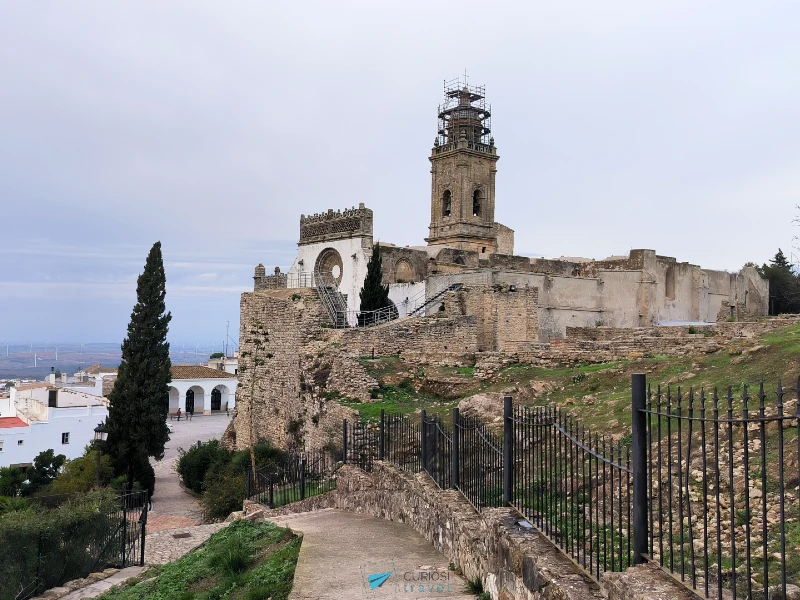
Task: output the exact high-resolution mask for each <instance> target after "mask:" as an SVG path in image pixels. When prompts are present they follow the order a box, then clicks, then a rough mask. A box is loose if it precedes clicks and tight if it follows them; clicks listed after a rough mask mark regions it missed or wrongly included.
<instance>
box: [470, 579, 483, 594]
mask: <svg viewBox="0 0 800 600" xmlns="http://www.w3.org/2000/svg"><path fill="white" fill-rule="evenodd" d="M467 591H468V592H469V593H470V594H475V595H476V596H477V595H478V594H483V580H482V579H481V578H480V577H475V578H474V579H470V580H469V581H467Z"/></svg>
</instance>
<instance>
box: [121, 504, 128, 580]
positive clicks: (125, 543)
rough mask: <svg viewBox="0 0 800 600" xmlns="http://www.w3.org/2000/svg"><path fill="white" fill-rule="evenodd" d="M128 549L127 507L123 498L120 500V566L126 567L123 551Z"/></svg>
mask: <svg viewBox="0 0 800 600" xmlns="http://www.w3.org/2000/svg"><path fill="white" fill-rule="evenodd" d="M127 549H128V507H127V502H126V499H125V497H124V496H123V500H122V566H123V568H124V567H127V566H128V564H127V562H126V558H125V551H126V550H127Z"/></svg>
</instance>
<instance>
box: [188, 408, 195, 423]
mask: <svg viewBox="0 0 800 600" xmlns="http://www.w3.org/2000/svg"><path fill="white" fill-rule="evenodd" d="M193 416H194V408H192V409H191V410H190V411H189V420H190V421H191V420H192V417H193Z"/></svg>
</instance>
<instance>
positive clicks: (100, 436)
mask: <svg viewBox="0 0 800 600" xmlns="http://www.w3.org/2000/svg"><path fill="white" fill-rule="evenodd" d="M107 438H108V429H106V426H105V425H104V424H103V423H100V424H99V425H98V426H97V427H95V428H94V442H95V443H94V445H95V448H97V470H96V474H97V487H98V489H99V488H100V453H101V452H102V449H103V446H104V445H105V442H106V439H107Z"/></svg>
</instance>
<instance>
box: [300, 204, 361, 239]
mask: <svg viewBox="0 0 800 600" xmlns="http://www.w3.org/2000/svg"><path fill="white" fill-rule="evenodd" d="M354 237H372V209H369V208H366V207H365V206H364V203H363V202H362V203H360V204H359V205H358V208H346V209H344V210H333V209H332V208H331V209H328V212H324V213H317V214H313V215H300V241H299V243H298V245H300V246H302V245H304V244H313V243H316V242H328V241H332V240H341V239H347V238H354Z"/></svg>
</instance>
